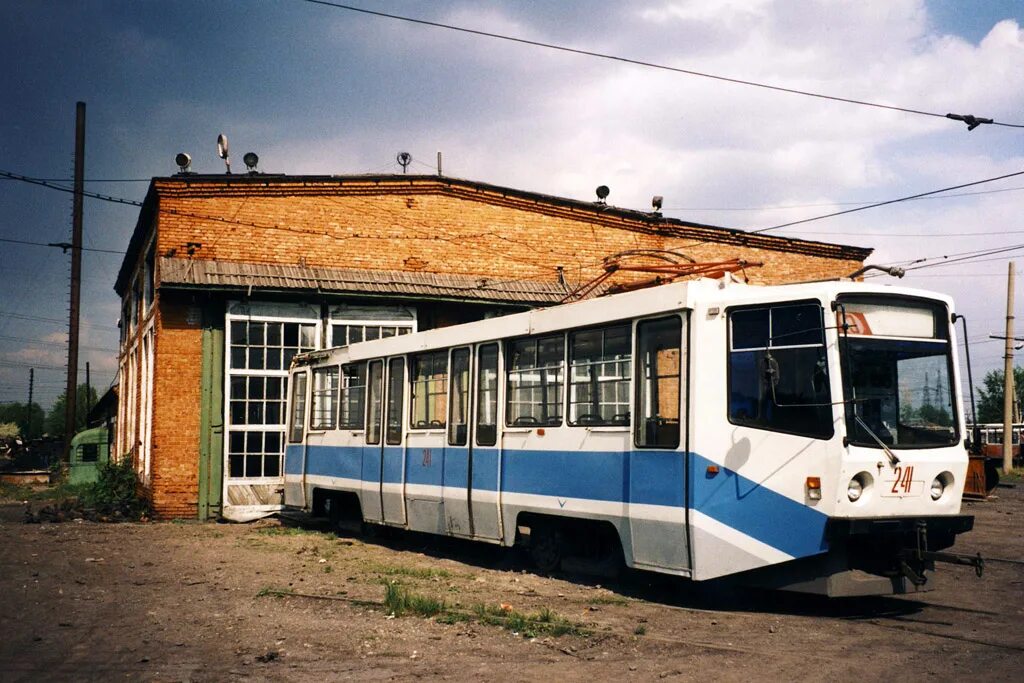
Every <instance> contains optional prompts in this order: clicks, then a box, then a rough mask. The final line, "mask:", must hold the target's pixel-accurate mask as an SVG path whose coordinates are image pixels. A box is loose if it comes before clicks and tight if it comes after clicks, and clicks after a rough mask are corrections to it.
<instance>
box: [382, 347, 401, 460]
mask: <svg viewBox="0 0 1024 683" xmlns="http://www.w3.org/2000/svg"><path fill="white" fill-rule="evenodd" d="M404 390H405V359H404V358H392V359H391V360H389V361H388V416H387V432H386V440H387V443H388V445H389V446H394V445H398V444H401V443H402V409H403V407H404V402H405V393H404Z"/></svg>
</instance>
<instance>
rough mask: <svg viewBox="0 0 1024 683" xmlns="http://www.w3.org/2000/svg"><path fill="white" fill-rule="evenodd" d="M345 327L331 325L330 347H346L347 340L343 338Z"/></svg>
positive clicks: (346, 327)
mask: <svg viewBox="0 0 1024 683" xmlns="http://www.w3.org/2000/svg"><path fill="white" fill-rule="evenodd" d="M347 329H348V326H347V325H331V346H348V339H346V338H345V332H346V330H347Z"/></svg>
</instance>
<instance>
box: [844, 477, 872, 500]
mask: <svg viewBox="0 0 1024 683" xmlns="http://www.w3.org/2000/svg"><path fill="white" fill-rule="evenodd" d="M872 482H874V479H873V478H872V477H871V474H870V473H868V472H858V473H857V476H855V477H854V478H853V479H851V480H850V483H849V484H847V485H846V497H847V498H849V499H850V502H851V503H856V502H857V501H858V500H865V499H866V498H867V493H868V492H869V491H870V489H871V484H872Z"/></svg>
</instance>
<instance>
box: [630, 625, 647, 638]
mask: <svg viewBox="0 0 1024 683" xmlns="http://www.w3.org/2000/svg"><path fill="white" fill-rule="evenodd" d="M633 635H635V636H643V635H647V627H646V626H644V625H643V624H640V625H639V626H637V627H636V628H635V629H633Z"/></svg>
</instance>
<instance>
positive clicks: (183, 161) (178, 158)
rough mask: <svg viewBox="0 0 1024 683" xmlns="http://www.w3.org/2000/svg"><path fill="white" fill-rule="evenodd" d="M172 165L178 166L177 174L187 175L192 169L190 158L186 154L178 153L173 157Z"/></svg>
mask: <svg viewBox="0 0 1024 683" xmlns="http://www.w3.org/2000/svg"><path fill="white" fill-rule="evenodd" d="M174 163H176V164H177V165H178V173H188V172H189V169H190V168H192V157H191V155H189V153H188V152H178V153H177V154H176V155H174Z"/></svg>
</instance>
